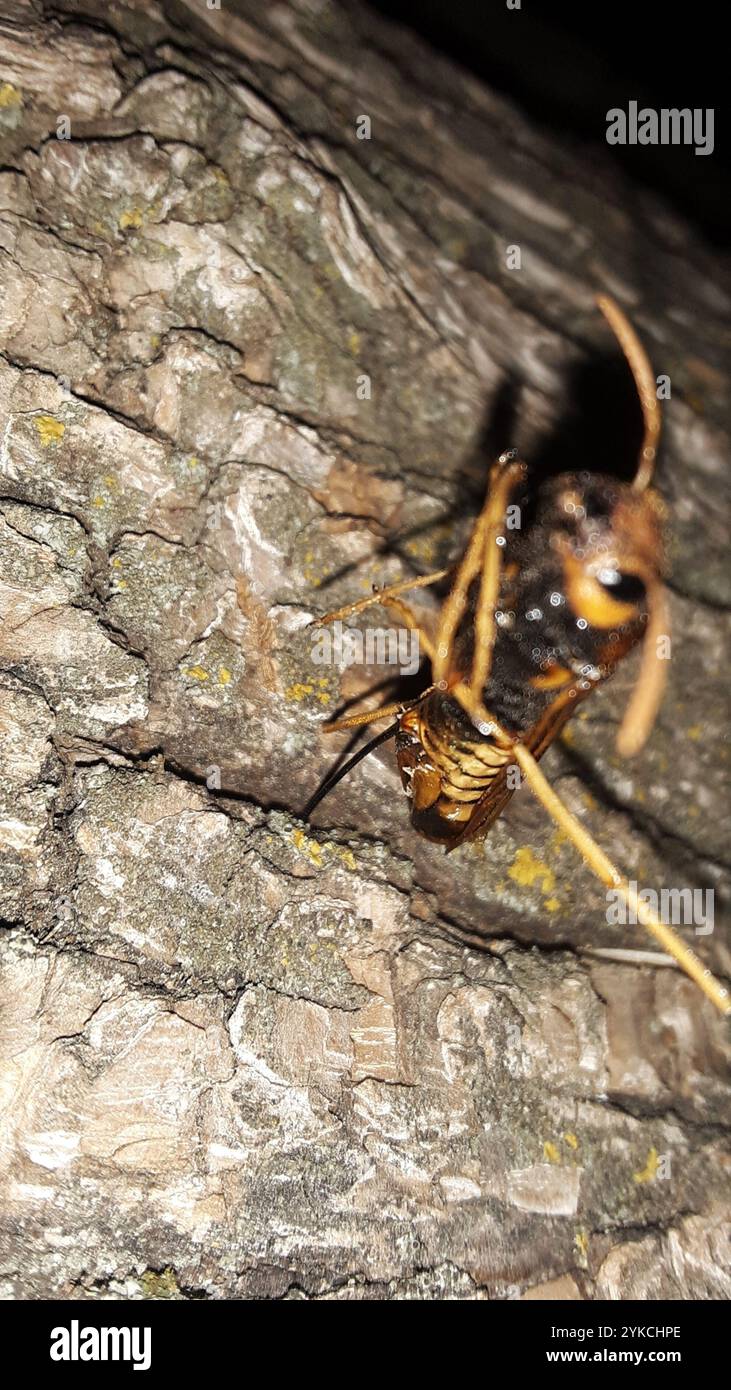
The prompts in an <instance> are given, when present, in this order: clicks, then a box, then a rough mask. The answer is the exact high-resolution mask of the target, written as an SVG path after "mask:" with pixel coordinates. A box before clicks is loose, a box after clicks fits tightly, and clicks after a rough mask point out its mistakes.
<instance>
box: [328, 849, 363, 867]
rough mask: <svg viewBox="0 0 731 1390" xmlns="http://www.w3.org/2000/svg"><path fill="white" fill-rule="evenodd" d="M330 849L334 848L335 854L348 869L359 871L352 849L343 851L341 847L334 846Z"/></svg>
mask: <svg viewBox="0 0 731 1390" xmlns="http://www.w3.org/2000/svg"><path fill="white" fill-rule="evenodd" d="M329 848H332V850H333V852H334V853H335V854H337V856H338V859H342V861H343V863H344V865H345V867H346V868H347V869H357V867H358V866H357V864H356V862H355V855H354V854H353V851H352V849H342V848H341V846H340V845H332V846H329Z"/></svg>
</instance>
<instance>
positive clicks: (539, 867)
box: [508, 845, 556, 893]
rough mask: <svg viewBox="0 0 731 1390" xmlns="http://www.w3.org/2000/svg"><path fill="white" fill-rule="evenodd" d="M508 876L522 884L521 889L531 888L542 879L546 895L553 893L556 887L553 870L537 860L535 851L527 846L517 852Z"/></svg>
mask: <svg viewBox="0 0 731 1390" xmlns="http://www.w3.org/2000/svg"><path fill="white" fill-rule="evenodd" d="M508 874H509V876H510V878H512V879H514V881H515V882H516V883H519V884H520V886H521V888H530V887H531V886H532V885H533V884H534V883H535V882H536V879H541V888H542V890H543V892H544V893H552V892H553V889H554V888H555V887H556V875H555V874H554V872H553V869H549V867H548V865H547V864H543V863H542V862H541V860H540V859H536V857H535V855H534V853H533V850H532V849H531V848H530V847H529V846H527V845H526V846H524V847H523V848H521V849H517V850H516V851H515V858H514V859H513V862H512V864H511V866H510V868H509V869H508Z"/></svg>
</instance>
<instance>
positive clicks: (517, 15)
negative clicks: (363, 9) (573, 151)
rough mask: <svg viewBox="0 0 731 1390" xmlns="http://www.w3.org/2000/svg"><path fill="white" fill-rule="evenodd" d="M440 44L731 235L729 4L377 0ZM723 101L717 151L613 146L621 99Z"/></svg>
mask: <svg viewBox="0 0 731 1390" xmlns="http://www.w3.org/2000/svg"><path fill="white" fill-rule="evenodd" d="M370 3H371V4H372V6H373V8H375V9H377V10H379V11H380V12H381V14H383V15H385V16H387V17H388V18H389V19H391V20H395V21H398V22H399V23H402V24H406V25H408V26H409V27H410V28H412V29H414V30H415V31H416V32H417V33H419V34H420V35H421V37H422V38H424V39H426V40H427V41H428V42H429V43H430V44H431V45H432V46H433V47H434V48H438V49H440V50H441V51H442V52H443V53H444V54H446V55H448V56H449V57H451V58H453V59H456V60H457V61H458V62H459V63H461V64H462V65H463V66H464V67H466V68H469V69H470V70H471V71H472V72H474V73H475V74H476V75H477V76H478V77H480V78H481V79H482V80H483V81H484V82H485V83H486V84H488V85H489V86H490V87H493V88H495V89H496V90H497V91H499V92H501V93H503V94H504V95H506V96H508V97H510V98H511V99H512V100H514V101H515V102H516V103H517V104H518V105H519V106H521V107H522V108H523V109H524V110H525V111H526V112H527V113H528V114H529V115H530V116H531V117H532V118H533V119H534V120H535V121H536V122H537V123H539V124H540V125H541V126H542V127H543V128H544V129H545V130H547V131H553V132H555V133H556V134H559V135H560V134H563V135H564V137H569V138H572V139H574V140H578V141H580V142H581V143H582V144H589V145H596V146H597V147H598V148H601V151H602V156H603V157H604V158H606V155H607V151H609V152H610V154H611V156H612V158H614V159H616V160H617V162H618V163H619V164H620V165H621V166H622V167H623V169H624V170H625V172H626V173H627V174H628V175H629V177H630V178H631V179H632V180H633V181H635V182H636V183H638V184H642V185H644V186H645V187H647V188H650V189H653V190H654V191H655V192H657V193H659V194H661V195H663V196H664V197H665V198H666V199H667V200H668V202H670V203H672V204H673V205H674V206H675V207H676V209H677V210H678V211H679V212H681V213H682V214H683V215H684V216H685V217H686V218H688V219H689V220H691V221H692V222H694V223H695V225H696V227H697V228H698V229H699V230H700V231H701V232H702V233H703V235H704V236H705V238H706V239H707V240H708V241H709V242H710V243H711V244H713V245H717V246H719V247H720V246H723V245H728V244H729V242H730V241H731V198H730V197H729V184H730V183H731V177H730V176H731V168H730V166H729V153H728V142H727V140H726V139H725V121H724V113H723V110H722V105H723V97H724V94H725V92H726V91H727V90H728V87H729V81H730V78H729V66H731V57H730V56H729V46H728V39H727V35H726V31H727V28H728V20H729V16H728V11H727V10H724V9H722V8H721V6H720V5H719V4H718V3H710V4H705V3H698V4H695V5H694V4H688V3H686V4H672V3H664V4H661V3H657V0H654V3H653V0H635V3H633V4H630V3H628V0H611V3H598V2H597V0H584V3H571V0H554V3H546V0H522V7H521V9H520V10H509V9H508V8H507V5H506V3H505V0H370ZM631 100H636V101H638V102H639V104H640V107H642V106H649V107H653V108H654V109H656V110H659V109H660V108H662V107H670V108H672V107H680V108H682V107H685V106H689V107H691V108H693V107H702V108H705V107H709V106H710V107H714V108H715V130H714V142H715V145H714V151H713V154H711V155H696V154H695V152H694V149H693V147H692V145H687V146H685V145H679V146H678V145H669V146H668V145H666V146H662V145H656V146H653V145H645V146H642V145H636V146H630V145H627V146H611V145H607V143H606V140H605V138H604V137H605V134H606V113H607V111H609V110H610V109H611V108H612V107H614V106H619V107H622V108H624V109H625V110H626V109H627V106H628V103H629V101H631Z"/></svg>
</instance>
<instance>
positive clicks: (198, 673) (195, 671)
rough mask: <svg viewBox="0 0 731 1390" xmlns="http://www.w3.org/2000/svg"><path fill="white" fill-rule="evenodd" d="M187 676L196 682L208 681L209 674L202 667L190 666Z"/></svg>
mask: <svg viewBox="0 0 731 1390" xmlns="http://www.w3.org/2000/svg"><path fill="white" fill-rule="evenodd" d="M185 674H186V676H192V678H193V680H194V681H207V680H208V672H207V671H205V670H204V669H203V667H202V666H189V667H188V669H187V671H186V673H185Z"/></svg>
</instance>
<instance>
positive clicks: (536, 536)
mask: <svg viewBox="0 0 731 1390" xmlns="http://www.w3.org/2000/svg"><path fill="white" fill-rule="evenodd" d="M597 304H598V306H599V308H600V310H601V311H602V313H603V314H604V316H605V318H606V319H607V320H608V322H609V324H610V326H611V328H612V329H613V331H614V333H615V335H616V337H617V340H618V342H619V345H620V347H621V349H622V351H623V353H624V355H625V357H626V359H627V362H628V365H629V367H630V370H631V372H632V376H633V378H634V382H635V386H636V388H637V392H638V395H639V399H640V404H641V407H642V418H643V424H644V434H643V440H642V446H641V449H640V455H639V462H638V466H637V471H636V474H635V477H634V479H633V481H632V483H623V482H619V481H617V480H616V479H615V478H612V477H608V476H606V475H602V474H590V473H587V472H583V473H562V474H559V475H558V476H554V477H550V478H548V479H545V480H544V481H542V482H541V483H540V484H539V485H538V486H537V487H536V488H535V489H534V490H532V492H531V490H530V489H529V488H528V486H527V483H528V478H527V468H526V465H525V464H524V463H523V462H522V461H521V460H520V459H518V458H517V456H516V454H515V451H509V452H507V453H504V454H502V455H501V456H500V458H499V459H498V460H497V462H496V463H495V464H494V466H493V467H492V469H491V471H490V478H489V486H488V491H487V497H486V500H485V504H484V506H483V509H482V511H481V513H480V515H479V516H478V518H477V521H476V523H475V526H474V529H473V531H472V535H471V538H470V541H469V544H468V546H467V549H466V551H465V554H464V556H463V558H462V560H461V561H460V563H459V564H458V565H457V566H456V567H455V568H451V569H441V570H437V571H435V572H434V573H433V574H427V575H423V576H421V577H419V578H416V579H406V580H403V581H402V582H401V583H398V584H393V585H391V586H389V587H388V588H384V589H381V590H377V591H376V592H375V593H373V594H372V595H371V596H370V597H369V598H365V599H361V600H359V601H358V602H356V603H351V604H348V605H347V606H346V607H344V608H340V609H338V610H337V611H336V612H332V613H328V614H326V616H325V617H323V618H320V619H318V620H316V621H317V622H318V623H319V624H320V625H322V624H325V623H330V622H333V621H334V620H335V619H342V618H346V617H350V616H352V615H354V614H356V613H362V612H363V611H364V610H365V609H367V608H369V607H370V606H371V605H372V604H381V605H383V607H385V608H388V609H390V610H391V611H393V612H395V613H397V614H399V616H400V617H401V619H402V621H403V622H404V623H405V624H406V625H407V627H409V628H412V629H414V630H415V631H416V632H417V633H418V635H419V641H420V646H421V650H422V651H423V652H424V653H425V654H426V655H427V656H428V658H429V660H430V662H431V667H432V684H431V685H430V686H428V688H427V689H426V690H424V691H423V692H422V693H421V695H419V696H418V698H417V699H415V700H412V701H411V702H409V703H406V704H389V705H386V706H384V707H382V708H380V709H377V710H373V711H370V712H368V713H364V714H355V715H352V716H350V717H348V718H345V719H340V720H337V721H335V722H331V723H328V724H326V725H325V726H324V727H325V730H326V731H327V732H334V731H335V730H337V729H352V728H355V727H357V726H358V725H362V724H370V723H372V722H373V721H375V720H379V719H387V718H392V717H393V716H396V718H395V722H394V723H392V724H391V725H390V726H389V728H387V729H386V730H385V732H383V733H381V734H379V735H378V736H377V738H375V739H374V740H373V741H372V742H371V743H370V744H369V745H367V747H365V748H364V749H362V750H360V752H358V753H357V754H355V756H354V757H353V758H351V759H350V760H349V761H348V762H347V763H346V764H345V766H344V767H342V768H340V769H339V770H338V771H337V772H335V773H334V774H333V775H332V776H331V777H330V778H329V779H327V780H326V782H325V783H324V784H323V786H322V787H321V788H320V789H319V791H318V792H317V793H316V795H315V796H314V797H313V798H312V800H311V801H310V803H309V805H308V806H307V808H306V809H305V812H304V816H305V818H307V817H308V816H309V815H310V813H311V812H312V810H314V807H315V806H316V805H317V804H318V802H319V801H321V800H322V798H323V796H325V795H326V793H327V792H328V791H330V790H331V788H332V787H333V786H335V784H336V782H339V781H340V780H341V778H342V777H344V776H345V775H346V773H347V772H349V771H350V770H351V768H352V767H354V766H355V764H356V763H357V762H359V761H360V759H361V758H363V757H365V755H366V754H367V753H369V752H371V751H372V750H373V749H374V748H376V747H378V746H379V745H380V744H381V743H384V742H385V741H386V740H387V739H390V738H395V740H396V757H397V760H398V766H399V770H400V773H401V780H402V783H403V786H404V790H405V792H406V794H407V796H408V798H409V800H410V802H411V820H412V824H413V826H414V828H415V830H417V831H418V832H419V833H420V834H422V835H425V836H426V837H427V838H428V839H430V840H434V841H437V842H438V843H441V844H444V845H445V846H446V848H447V850H451V849H454V848H455V847H456V846H457V845H461V844H464V843H465V842H466V841H468V840H473V839H479V838H482V837H483V836H484V835H485V834H486V832H487V831H488V830H489V828H490V826H491V825H492V823H493V821H495V820H496V819H497V817H498V816H499V815H500V814H501V813H502V811H503V809H504V807H505V805H506V803H507V802H508V801H509V799H510V797H511V796H512V794H513V791H514V790H515V787H516V785H518V784H519V782H520V780H521V776H522V778H523V779H524V780H525V781H526V782H527V784H528V786H529V787H530V788H531V791H532V792H533V793H534V795H535V796H536V797H537V798H538V800H539V801H540V802H541V804H542V806H544V807H545V809H546V811H547V812H548V814H549V815H550V816H551V817H552V818H553V820H554V821H555V822H556V824H557V825H558V826H559V827H560V829H561V830H562V831H563V832H564V834H565V835H566V836H567V838H568V839H569V840H571V842H572V843H573V844H574V845H575V846H576V848H577V849H578V851H579V853H580V854H581V855H582V857H583V858H584V860H585V862H586V863H587V865H588V866H589V868H590V869H592V870H593V872H594V873H595V874H596V876H597V877H598V878H599V879H600V880H601V881H602V882H603V883H604V884H605V885H606V886H607V888H610V889H613V890H614V891H615V893H618V894H619V895H620V896H621V897H622V898H623V899H624V901H625V903H626V905H627V907H628V908H629V909H630V912H633V913H634V914H635V915H634V917H633V918H630V920H634V921H639V922H642V923H643V925H644V926H645V927H646V928H647V929H648V931H650V932H651V933H652V935H653V936H654V937H655V939H656V940H657V941H658V942H659V944H660V946H661V947H662V949H663V951H665V952H666V953H667V954H668V955H670V956H671V957H672V958H673V959H674V960H675V961H676V962H677V964H678V965H679V966H680V967H681V968H682V969H683V970H684V971H685V972H686V974H687V975H689V976H690V978H691V979H692V980H694V981H695V982H696V984H697V985H699V987H700V988H701V990H702V991H703V993H704V994H705V995H706V996H707V998H708V999H710V1000H711V1002H712V1003H713V1004H715V1006H716V1007H717V1008H718V1009H720V1010H721V1012H722V1013H724V1014H729V1013H731V996H730V995H729V991H728V989H726V988H725V986H723V985H722V984H720V983H719V981H718V980H716V979H715V978H714V976H713V975H712V974H711V972H710V971H709V970H708V969H707V968H706V966H704V965H703V963H702V961H701V960H699V958H698V956H697V955H696V954H695V952H694V951H692V950H691V949H690V948H689V947H688V946H687V945H686V943H685V942H684V941H683V940H681V938H680V937H679V936H678V935H677V933H676V932H674V931H673V929H672V928H671V927H670V926H668V925H666V924H665V923H663V922H662V921H660V919H659V917H658V916H657V915H656V914H655V913H654V912H653V911H652V910H651V908H650V907H649V906H648V905H647V903H646V902H645V901H643V899H642V896H641V895H639V894H638V893H637V889H636V886H635V885H634V884H631V883H629V882H628V881H627V879H626V878H625V877H624V876H623V875H622V874H621V873H620V872H619V870H618V869H617V868H616V867H615V865H614V864H613V863H612V862H611V860H610V859H609V858H608V856H607V855H606V854H605V853H604V851H603V850H602V849H601V848H600V846H599V845H598V844H597V843H596V841H595V840H594V839H593V838H592V837H591V835H589V833H588V832H587V830H586V829H585V827H584V826H583V825H582V824H581V822H580V821H579V820H577V818H576V816H574V815H573V814H572V812H571V811H570V810H569V809H568V807H566V806H565V805H564V804H563V802H562V801H561V799H560V797H559V796H557V794H556V792H555V791H554V790H553V788H552V787H551V786H550V784H549V783H548V782H547V781H546V778H545V777H544V775H543V773H542V771H541V769H540V767H539V766H538V763H539V759H540V758H541V757H542V755H543V754H544V753H545V751H546V749H547V748H548V747H549V746H550V744H551V743H552V742H553V740H554V739H555V738H556V737H557V736H558V734H559V733H560V732H561V730H562V729H563V727H564V725H565V724H566V722H567V720H568V719H570V718H571V716H572V714H573V713H574V712H575V710H576V708H577V706H578V705H579V704H580V703H581V702H582V701H583V700H585V699H586V698H587V696H589V695H590V694H591V692H592V690H593V689H594V688H595V687H596V686H597V685H599V684H601V682H603V681H605V680H607V679H608V678H609V677H610V676H611V675H612V674H613V672H614V671H615V669H616V667H617V665H618V663H619V662H620V661H621V660H622V659H623V657H625V656H626V655H627V653H628V652H629V651H630V650H631V649H632V648H633V647H634V646H635V645H636V644H637V643H639V642H641V643H642V655H641V662H640V670H639V676H638V679H637V682H636V684H635V687H634V690H633V693H632V695H631V697H630V700H629V703H628V706H627V709H626V712H625V714H624V717H623V720H622V723H621V725H620V729H619V733H618V736H617V743H616V747H617V751H618V752H619V754H620V755H621V756H623V757H631V756H632V755H633V754H635V753H637V752H638V751H639V749H640V748H641V747H642V745H643V744H644V742H645V740H646V739H647V737H648V735H649V733H650V730H651V728H652V725H653V723H654V720H655V716H656V714H657V711H658V708H659V705H660V702H661V698H662V693H663V688H664V684H665V659H666V657H667V655H668V654H669V614H668V605H667V599H666V595H665V590H664V587H663V584H662V578H661V576H662V570H663V540H662V521H663V513H664V509H663V504H662V502H661V500H660V497H659V495H658V494H657V493H656V492H655V491H654V490H653V488H652V487H651V486H650V484H651V481H652V476H653V471H654V465H655V458H656V454H657V446H658V441H659V437H660V406H659V403H658V399H657V391H656V385H655V380H654V377H653V374H652V369H651V366H650V362H649V360H648V357H647V355H646V353H645V350H644V348H643V347H642V344H641V343H640V341H639V339H638V337H637V334H636V333H635V331H634V329H633V327H632V325H631V324H630V323H629V321H628V320H627V318H626V317H625V314H624V313H623V311H622V310H621V309H620V308H619V306H618V305H617V304H616V303H615V301H614V300H613V299H610V298H609V297H608V296H606V295H601V296H599V297H598V299H597ZM516 499H519V505H520V506H521V514H523V513H524V514H525V516H526V517H527V518H528V523H527V524H526V525H525V526H521V527H520V529H515V530H511V529H510V528H509V527H508V526H507V525H506V511H507V508H508V506H509V505H513V504H514V503H515V501H516ZM448 575H453V576H454V578H453V582H452V586H451V589H450V590H449V593H448V595H447V597H446V599H445V601H444V603H443V605H442V607H441V611H440V614H439V618H438V622H437V626H436V634H435V635H434V636H433V637H431V636H430V635H429V633H428V632H426V631H425V629H424V626H423V623H422V622H420V620H419V618H418V617H417V616H416V615H415V614H414V613H413V611H412V609H411V608H410V607H408V606H407V605H406V603H405V602H404V600H403V599H402V597H401V595H402V594H404V593H406V592H407V590H410V589H418V588H423V587H424V586H426V585H429V584H434V583H436V582H437V581H438V580H440V579H444V578H445V577H446V576H448ZM517 770H519V773H518V776H517V777H516V775H515V774H516V771H517ZM511 774H512V775H511Z"/></svg>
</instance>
